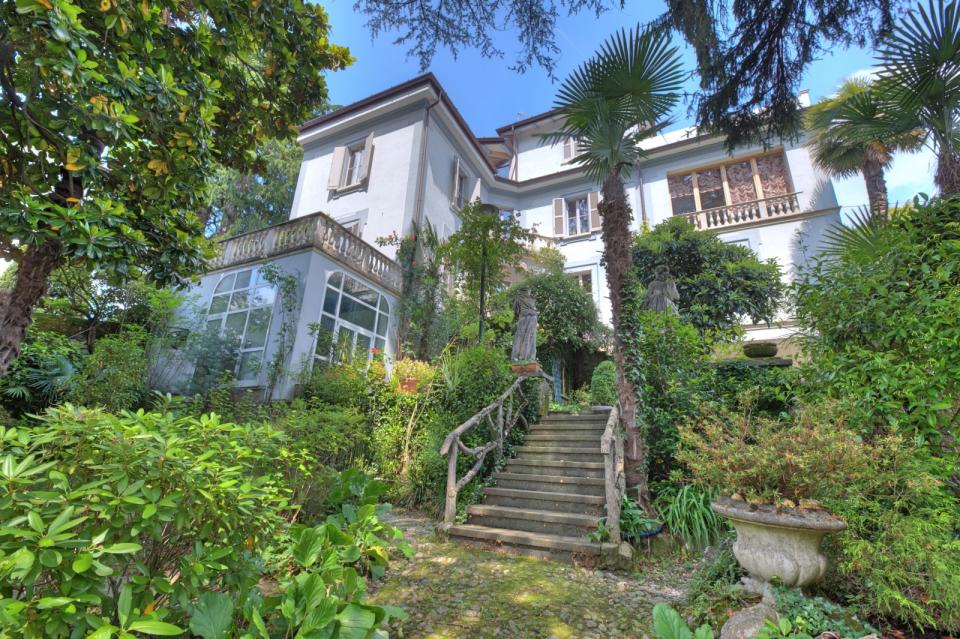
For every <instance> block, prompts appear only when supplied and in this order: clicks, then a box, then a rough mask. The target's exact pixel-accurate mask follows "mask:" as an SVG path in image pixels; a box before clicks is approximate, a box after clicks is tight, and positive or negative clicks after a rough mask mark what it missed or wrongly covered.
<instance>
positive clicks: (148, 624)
mask: <svg viewBox="0 0 960 639" xmlns="http://www.w3.org/2000/svg"><path fill="white" fill-rule="evenodd" d="M127 630H132V631H134V632H142V633H143V634H145V635H160V636H163V637H173V636H176V635H182V634H183V632H184V631H183V629H181V628H178V627H177V626H175V625H173V624H172V623H165V622H163V621H151V620H142V621H134V622H133V623H132V624H130V627H129V628H127Z"/></svg>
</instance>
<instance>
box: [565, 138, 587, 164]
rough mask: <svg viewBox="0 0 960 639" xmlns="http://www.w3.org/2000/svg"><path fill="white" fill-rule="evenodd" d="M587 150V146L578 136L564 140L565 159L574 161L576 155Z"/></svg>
mask: <svg viewBox="0 0 960 639" xmlns="http://www.w3.org/2000/svg"><path fill="white" fill-rule="evenodd" d="M586 150H587V147H586V146H585V145H584V144H583V142H582V141H581V140H577V139H576V138H567V139H566V140H564V141H563V161H564V163H567V162H572V161H573V159H574V158H575V157H577V156H578V155H580V154H582V153H583V152H584V151H586Z"/></svg>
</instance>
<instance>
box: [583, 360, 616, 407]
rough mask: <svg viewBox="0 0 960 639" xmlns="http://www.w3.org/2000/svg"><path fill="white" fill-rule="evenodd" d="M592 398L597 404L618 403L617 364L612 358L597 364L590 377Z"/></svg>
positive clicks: (610, 404) (608, 404) (611, 404)
mask: <svg viewBox="0 0 960 639" xmlns="http://www.w3.org/2000/svg"><path fill="white" fill-rule="evenodd" d="M590 400H591V401H592V402H593V403H594V405H597V406H613V405H614V404H616V403H617V366H616V364H614V363H613V362H612V361H610V360H606V361H603V362H600V363H599V364H597V367H596V368H594V369H593V375H592V376H591V378H590Z"/></svg>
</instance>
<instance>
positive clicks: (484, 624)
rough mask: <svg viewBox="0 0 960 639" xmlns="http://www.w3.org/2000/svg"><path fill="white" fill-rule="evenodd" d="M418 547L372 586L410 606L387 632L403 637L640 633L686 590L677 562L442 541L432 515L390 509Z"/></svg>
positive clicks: (519, 638)
mask: <svg viewBox="0 0 960 639" xmlns="http://www.w3.org/2000/svg"><path fill="white" fill-rule="evenodd" d="M390 519H391V520H392V521H391V523H392V524H393V525H395V526H399V527H400V528H402V529H403V530H404V532H405V533H406V535H407V539H408V541H409V542H410V543H411V545H412V546H413V548H414V552H415V555H414V557H413V559H412V560H410V561H404V560H402V559H401V560H398V561H394V562H392V563H391V569H390V572H389V573H388V574H387V578H386V581H385V582H384V583H383V584H382V585H381V586H380V587H379V588H377V590H376V592H375V593H373V594H372V596H371V599H372V600H373V601H374V602H376V603H380V604H390V605H395V606H401V607H402V608H404V609H405V610H406V612H407V614H408V615H409V618H408V619H407V620H406V621H404V622H398V623H397V624H396V625H395V626H394V627H393V629H392V630H393V632H392V633H391V636H397V637H403V638H405V639H421V638H431V639H486V638H492V637H508V638H510V639H536V638H544V639H547V638H555V639H573V638H577V639H580V638H583V639H587V638H595V639H606V638H608V637H609V638H618V639H619V638H631V637H632V638H637V639H640V638H641V637H644V636H646V635H647V634H648V628H649V627H650V610H651V608H652V607H653V605H654V604H655V603H659V602H668V603H672V602H675V601H677V600H678V599H680V598H682V596H683V591H682V581H683V577H684V575H683V574H682V573H683V572H685V571H683V570H682V567H679V566H670V567H666V569H665V570H664V566H662V565H661V566H659V568H660V569H659V570H657V571H656V573H657V574H658V576H654V577H649V576H644V575H637V576H630V575H627V574H617V573H611V572H605V571H599V570H591V569H587V568H581V567H578V566H572V565H570V564H565V563H559V562H553V561H544V560H541V559H532V558H528V557H521V556H517V555H511V554H508V553H505V552H499V551H490V550H481V549H477V548H470V547H464V546H461V545H458V544H455V543H453V542H449V541H442V540H440V539H439V538H438V537H437V535H436V534H435V533H434V522H433V521H432V520H430V519H428V518H426V517H424V516H423V515H420V514H418V513H413V512H409V511H407V512H404V511H400V512H397V513H394V514H392V515H391V516H390Z"/></svg>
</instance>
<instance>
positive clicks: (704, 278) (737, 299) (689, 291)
mask: <svg viewBox="0 0 960 639" xmlns="http://www.w3.org/2000/svg"><path fill="white" fill-rule="evenodd" d="M633 264H634V266H635V267H636V268H637V271H638V277H639V279H640V282H641V283H643V284H646V283H648V282H650V281H651V280H652V279H653V278H654V274H655V271H656V268H657V266H659V265H661V264H663V265H666V266H667V267H668V268H669V269H670V274H671V275H672V276H673V277H674V278H675V279H676V281H677V290H678V291H679V293H680V301H679V302H678V303H677V308H678V310H679V311H680V315H681V317H683V318H684V319H686V320H687V321H689V322H691V323H692V324H693V325H694V326H696V327H697V328H698V329H699V330H700V331H701V332H704V331H710V330H717V331H721V332H726V331H729V330H730V329H732V328H734V327H736V326H739V325H740V323H741V321H742V318H744V317H749V318H751V319H752V320H753V321H754V322H770V321H772V320H773V318H774V316H775V315H776V312H777V310H778V308H779V305H780V302H781V300H782V299H783V294H784V287H783V282H782V281H781V278H780V267H779V266H778V265H777V263H776V260H773V259H770V260H767V261H761V260H760V259H759V258H758V257H757V255H756V253H754V252H753V251H751V250H750V249H749V248H747V247H745V246H741V245H739V244H728V243H727V242H724V241H723V240H721V239H720V238H718V237H717V236H716V235H714V234H712V233H709V232H706V231H697V230H695V229H694V228H693V225H692V224H690V222H688V221H687V220H685V219H683V218H680V217H673V218H669V219H667V220H665V221H663V222H661V223H660V224H658V225H656V226H655V227H654V228H653V230H652V231H650V232H649V233H644V234H642V235H639V236H637V238H636V240H635V242H634V246H633Z"/></svg>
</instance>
